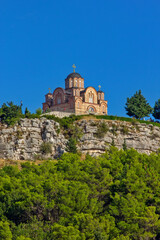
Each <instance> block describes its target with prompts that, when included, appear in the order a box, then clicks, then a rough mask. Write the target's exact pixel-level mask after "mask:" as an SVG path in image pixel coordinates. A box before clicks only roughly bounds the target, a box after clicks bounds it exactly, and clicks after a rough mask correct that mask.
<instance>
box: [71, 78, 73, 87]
mask: <svg viewBox="0 0 160 240" xmlns="http://www.w3.org/2000/svg"><path fill="white" fill-rule="evenodd" d="M71 87H73V80H72V79H71Z"/></svg>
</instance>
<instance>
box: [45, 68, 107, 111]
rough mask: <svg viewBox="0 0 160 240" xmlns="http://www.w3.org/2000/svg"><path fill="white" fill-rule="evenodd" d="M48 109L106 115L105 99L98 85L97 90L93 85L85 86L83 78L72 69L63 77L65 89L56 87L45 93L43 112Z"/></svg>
mask: <svg viewBox="0 0 160 240" xmlns="http://www.w3.org/2000/svg"><path fill="white" fill-rule="evenodd" d="M48 110H49V111H56V112H64V113H70V114H75V115H82V114H97V115H106V114H107V101H105V100H104V92H103V91H101V90H100V86H99V90H98V91H96V89H95V88H94V87H87V88H85V87H84V78H82V77H81V75H80V74H79V73H76V72H75V71H74V72H73V73H71V74H69V75H68V76H67V78H66V79H65V89H64V88H61V87H58V88H56V89H55V90H54V92H53V93H51V92H49V93H47V94H46V95H45V103H43V112H46V111H48Z"/></svg>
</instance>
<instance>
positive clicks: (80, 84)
mask: <svg viewBox="0 0 160 240" xmlns="http://www.w3.org/2000/svg"><path fill="white" fill-rule="evenodd" d="M79 87H80V88H81V80H79Z"/></svg>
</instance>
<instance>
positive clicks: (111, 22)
mask: <svg viewBox="0 0 160 240" xmlns="http://www.w3.org/2000/svg"><path fill="white" fill-rule="evenodd" d="M73 63H74V64H75V65H76V66H77V68H76V71H77V72H78V73H80V74H81V76H82V77H84V79H85V87H87V86H93V87H95V88H96V89H97V90H98V85H99V84H100V85H101V86H102V90H103V91H104V92H105V98H106V100H108V113H109V114H110V115H118V116H125V114H126V112H125V109H124V106H125V103H126V99H127V97H131V96H132V95H133V94H134V93H135V92H136V91H138V90H139V89H141V90H142V94H143V95H144V96H145V97H146V99H147V100H148V102H149V103H150V105H151V106H154V103H155V101H156V100H158V99H159V98H160V1H158V0H154V1H151V0H150V1H148V0H144V1H143V0H134V1H132V0H131V1H128V0H126V1H125V0H121V1H120V0H74V1H73V0H14V1H13V0H1V1H0V105H1V104H2V103H3V102H7V101H11V100H12V101H13V102H14V103H15V104H20V101H21V100H22V101H23V108H25V107H28V108H29V110H31V111H32V112H35V110H36V109H37V108H39V107H42V102H44V95H45V94H46V93H47V92H48V88H49V87H50V88H51V89H52V91H53V90H54V89H55V88H56V87H59V86H60V87H64V79H65V78H66V76H67V75H68V74H69V73H71V72H72V65H73Z"/></svg>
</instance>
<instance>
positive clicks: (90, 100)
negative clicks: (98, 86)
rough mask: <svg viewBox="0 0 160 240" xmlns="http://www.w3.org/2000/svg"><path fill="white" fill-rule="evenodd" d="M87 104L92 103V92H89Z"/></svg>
mask: <svg viewBox="0 0 160 240" xmlns="http://www.w3.org/2000/svg"><path fill="white" fill-rule="evenodd" d="M89 103H93V93H92V91H90V92H89Z"/></svg>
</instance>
